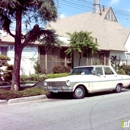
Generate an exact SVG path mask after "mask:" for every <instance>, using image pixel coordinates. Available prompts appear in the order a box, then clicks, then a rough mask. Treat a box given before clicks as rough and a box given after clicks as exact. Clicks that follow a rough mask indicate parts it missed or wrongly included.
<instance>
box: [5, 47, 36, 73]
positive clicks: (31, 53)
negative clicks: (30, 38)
mask: <svg viewBox="0 0 130 130" xmlns="http://www.w3.org/2000/svg"><path fill="white" fill-rule="evenodd" d="M7 56H8V57H9V58H10V59H11V60H10V61H9V62H8V63H9V64H11V65H13V64H14V46H13V45H9V47H8V52H7ZM37 59H38V47H25V48H24V49H23V52H22V59H21V68H20V74H21V75H22V74H26V75H29V74H34V73H35V70H34V67H33V66H34V63H35V61H36V60H37Z"/></svg>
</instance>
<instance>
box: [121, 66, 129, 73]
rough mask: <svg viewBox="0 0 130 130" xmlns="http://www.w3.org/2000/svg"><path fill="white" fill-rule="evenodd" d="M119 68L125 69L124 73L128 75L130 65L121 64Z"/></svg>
mask: <svg viewBox="0 0 130 130" xmlns="http://www.w3.org/2000/svg"><path fill="white" fill-rule="evenodd" d="M121 68H122V69H123V70H124V71H125V73H126V74H128V75H130V65H122V66H121Z"/></svg>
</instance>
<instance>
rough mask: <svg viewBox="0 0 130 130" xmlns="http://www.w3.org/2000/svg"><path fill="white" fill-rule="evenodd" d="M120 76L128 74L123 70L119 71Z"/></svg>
mask: <svg viewBox="0 0 130 130" xmlns="http://www.w3.org/2000/svg"><path fill="white" fill-rule="evenodd" d="M118 74H123V75H125V74H126V73H125V70H123V69H122V68H121V69H119V71H118Z"/></svg>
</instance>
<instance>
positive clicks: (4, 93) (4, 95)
mask: <svg viewBox="0 0 130 130" xmlns="http://www.w3.org/2000/svg"><path fill="white" fill-rule="evenodd" d="M42 94H45V92H44V90H43V88H41V87H35V88H27V89H25V90H22V91H10V90H4V89H0V99H6V100H8V99H12V98H21V97H29V96H36V95H42Z"/></svg>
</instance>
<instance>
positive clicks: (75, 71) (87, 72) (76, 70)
mask: <svg viewBox="0 0 130 130" xmlns="http://www.w3.org/2000/svg"><path fill="white" fill-rule="evenodd" d="M92 71H93V67H83V68H74V69H73V71H72V73H71V74H72V75H80V74H85V75H91V74H92Z"/></svg>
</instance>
